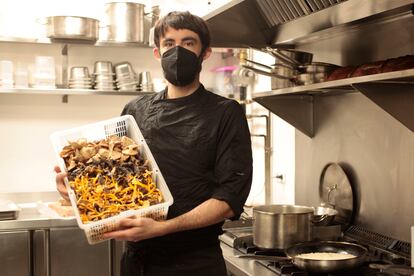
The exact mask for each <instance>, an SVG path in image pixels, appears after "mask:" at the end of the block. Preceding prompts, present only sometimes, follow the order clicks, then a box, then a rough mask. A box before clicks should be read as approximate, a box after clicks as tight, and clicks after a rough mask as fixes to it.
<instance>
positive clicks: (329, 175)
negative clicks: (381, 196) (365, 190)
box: [319, 163, 354, 225]
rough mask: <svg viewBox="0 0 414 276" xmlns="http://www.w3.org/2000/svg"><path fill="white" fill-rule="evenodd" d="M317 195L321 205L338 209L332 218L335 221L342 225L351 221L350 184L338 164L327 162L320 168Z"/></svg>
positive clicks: (351, 200) (351, 199)
mask: <svg viewBox="0 0 414 276" xmlns="http://www.w3.org/2000/svg"><path fill="white" fill-rule="evenodd" d="M319 197H320V201H321V205H322V206H331V207H333V208H334V209H336V210H337V211H338V214H337V215H336V216H335V219H334V222H335V223H337V224H342V225H348V224H350V223H351V221H352V218H353V212H354V208H353V206H354V200H353V198H354V197H353V191H352V186H351V184H350V183H349V180H348V177H347V176H346V174H345V172H344V170H343V169H342V168H341V166H339V165H338V164H336V163H329V164H327V165H326V166H325V167H324V169H323V170H322V174H321V178H320V183H319Z"/></svg>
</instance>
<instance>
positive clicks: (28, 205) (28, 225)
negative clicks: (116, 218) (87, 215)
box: [0, 192, 275, 276]
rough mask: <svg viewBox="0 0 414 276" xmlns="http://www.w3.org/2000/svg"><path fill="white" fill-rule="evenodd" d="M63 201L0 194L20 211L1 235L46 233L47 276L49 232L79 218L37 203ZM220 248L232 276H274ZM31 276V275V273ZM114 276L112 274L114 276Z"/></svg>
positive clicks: (1, 225)
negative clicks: (50, 212)
mask: <svg viewBox="0 0 414 276" xmlns="http://www.w3.org/2000/svg"><path fill="white" fill-rule="evenodd" d="M59 198H60V196H59V194H58V193H56V192H41V193H10V194H4V193H3V194H0V199H8V200H12V201H13V202H14V203H16V204H17V205H18V206H19V207H20V208H21V210H20V212H19V216H18V218H17V219H16V220H5V221H0V232H16V231H21V230H23V231H29V230H44V232H45V234H47V235H46V241H47V242H46V246H45V248H44V249H45V252H44V254H45V256H46V257H45V258H46V259H48V260H47V261H46V266H47V267H48V269H47V270H46V272H47V273H46V275H51V273H50V262H49V259H50V251H49V250H50V248H49V247H50V245H49V230H50V229H53V228H62V229H64V228H77V222H76V219H53V218H49V217H48V216H46V215H43V214H41V213H40V212H39V211H38V208H37V202H38V201H42V202H52V201H56V200H58V199H59ZM221 249H222V251H223V256H224V259H225V261H226V266H227V270H228V272H229V275H234V276H259V275H260V276H274V275H275V274H274V273H273V272H272V271H270V270H269V269H267V268H266V267H264V266H263V265H261V264H259V263H258V262H257V261H254V260H248V259H240V258H237V257H235V255H238V254H240V252H238V251H237V250H235V249H233V248H231V247H230V246H228V245H226V244H224V243H221ZM29 275H31V274H29ZM111 275H112V274H111Z"/></svg>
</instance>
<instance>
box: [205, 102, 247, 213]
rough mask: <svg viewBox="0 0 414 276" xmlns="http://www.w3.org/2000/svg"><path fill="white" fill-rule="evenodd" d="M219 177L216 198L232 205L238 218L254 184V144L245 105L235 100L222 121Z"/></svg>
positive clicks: (216, 164)
mask: <svg viewBox="0 0 414 276" xmlns="http://www.w3.org/2000/svg"><path fill="white" fill-rule="evenodd" d="M218 135H219V137H218V143H217V155H216V163H215V170H214V173H215V177H216V179H217V181H218V187H217V188H216V189H215V190H214V192H213V196H212V198H215V199H219V200H223V201H225V202H227V204H229V205H230V207H231V209H232V210H233V212H234V214H235V216H234V217H233V218H232V219H238V218H239V217H240V215H241V213H242V212H243V206H244V203H245V202H246V199H247V196H248V195H249V192H250V187H251V184H252V174H253V167H252V165H253V164H252V163H253V161H252V147H251V141H250V131H249V127H248V124H247V120H246V116H245V114H244V111H243V109H242V107H241V106H240V105H239V104H238V103H237V102H235V101H231V103H230V104H229V106H228V108H227V110H226V111H225V113H224V115H223V118H222V120H221V122H220V127H219V132H218Z"/></svg>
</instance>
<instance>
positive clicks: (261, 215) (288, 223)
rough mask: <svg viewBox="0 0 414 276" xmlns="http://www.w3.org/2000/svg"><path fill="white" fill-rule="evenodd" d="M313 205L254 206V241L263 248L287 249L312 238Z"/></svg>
mask: <svg viewBox="0 0 414 276" xmlns="http://www.w3.org/2000/svg"><path fill="white" fill-rule="evenodd" d="M313 213H314V209H313V208H312V207H306V206H297V205H262V206H258V207H254V208H253V219H254V221H253V243H254V244H255V245H256V246H257V247H259V248H263V249H286V248H288V247H289V246H292V245H293V244H296V243H299V242H305V241H310V240H311V238H312V227H311V226H312V219H313Z"/></svg>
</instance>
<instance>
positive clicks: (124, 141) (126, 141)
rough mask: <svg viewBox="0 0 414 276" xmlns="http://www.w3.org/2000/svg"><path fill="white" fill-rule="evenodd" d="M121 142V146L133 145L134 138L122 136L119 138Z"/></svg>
mask: <svg viewBox="0 0 414 276" xmlns="http://www.w3.org/2000/svg"><path fill="white" fill-rule="evenodd" d="M121 142H122V146H123V147H124V148H125V147H128V146H129V145H133V144H135V142H134V140H132V139H131V138H129V137H127V136H122V138H121Z"/></svg>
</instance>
